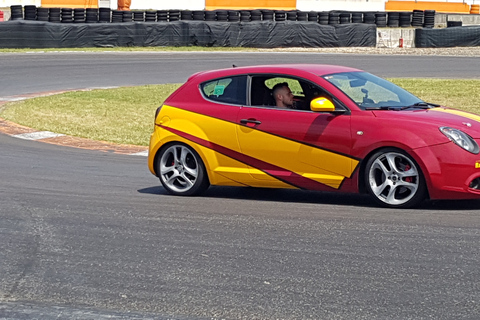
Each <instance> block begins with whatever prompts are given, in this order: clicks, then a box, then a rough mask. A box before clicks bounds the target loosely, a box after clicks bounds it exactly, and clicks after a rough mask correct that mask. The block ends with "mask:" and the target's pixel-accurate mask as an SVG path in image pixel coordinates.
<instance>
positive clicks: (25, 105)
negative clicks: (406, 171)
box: [0, 79, 480, 146]
mask: <svg viewBox="0 0 480 320" xmlns="http://www.w3.org/2000/svg"><path fill="white" fill-rule="evenodd" d="M389 80H390V81H392V82H394V83H396V84H397V85H400V86H401V87H403V88H405V89H406V90H408V91H410V92H412V93H413V94H415V95H416V96H418V97H420V98H421V99H423V100H425V101H428V102H432V103H438V104H441V105H446V106H449V107H452V108H457V109H462V110H466V111H469V112H473V113H477V114H480V101H479V100H478V99H476V97H478V96H480V80H444V79H389ZM179 86H180V85H179V84H167V85H148V86H140V87H128V88H118V89H108V90H92V91H79V92H68V93H64V94H59V95H54V96H49V97H40V98H34V99H28V100H23V101H17V102H10V103H8V104H6V105H5V106H4V108H3V110H2V111H0V117H2V118H4V119H6V120H10V121H13V122H15V123H18V124H21V125H25V126H28V127H32V128H35V129H38V130H46V131H52V132H57V133H63V134H67V135H72V136H77V137H83V138H89V139H94V140H103V141H110V142H114V143H121V144H134V145H142V146H146V145H148V140H149V136H150V133H151V132H152V130H153V116H154V113H155V110H156V108H157V107H158V106H160V105H161V104H162V103H163V101H164V100H165V99H166V98H167V97H168V96H169V95H170V94H171V93H172V92H173V91H174V90H175V89H176V88H178V87H179Z"/></svg>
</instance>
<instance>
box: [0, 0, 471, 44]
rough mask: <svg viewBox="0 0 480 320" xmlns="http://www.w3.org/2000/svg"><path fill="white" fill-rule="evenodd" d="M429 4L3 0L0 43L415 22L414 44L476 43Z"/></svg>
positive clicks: (186, 39) (334, 34) (352, 32)
mask: <svg viewBox="0 0 480 320" xmlns="http://www.w3.org/2000/svg"><path fill="white" fill-rule="evenodd" d="M434 18H435V11H433V10H430V11H429V10H425V11H421V12H420V11H414V12H388V13H385V12H347V11H330V12H316V11H309V12H304V11H272V10H242V11H235V10H215V11H203V10H198V11H189V10H147V11H118V10H110V9H109V8H99V9H68V8H67V9H64V8H48V9H47V8H41V7H38V8H37V7H35V6H25V8H23V7H22V6H11V19H10V20H11V21H7V22H2V23H0V48H72V47H125V46H139V47H141V46H205V47H253V48H277V47H314V48H315V47H317V48H319V47H375V46H376V37H377V32H376V31H377V27H390V28H397V27H400V28H406V27H412V26H413V27H415V28H416V30H415V46H416V47H422V48H427V47H454V46H480V27H476V26H471V27H461V25H460V26H459V27H456V28H444V29H435V28H434Z"/></svg>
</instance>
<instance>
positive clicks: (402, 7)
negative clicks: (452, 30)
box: [385, 0, 470, 13]
mask: <svg viewBox="0 0 480 320" xmlns="http://www.w3.org/2000/svg"><path fill="white" fill-rule="evenodd" d="M413 10H435V11H436V12H443V13H470V6H469V5H468V4H466V3H462V2H439V1H401V0H400V1H395V0H394V1H387V2H386V3H385V11H413Z"/></svg>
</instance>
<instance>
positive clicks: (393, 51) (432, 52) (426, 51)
mask: <svg viewBox="0 0 480 320" xmlns="http://www.w3.org/2000/svg"><path fill="white" fill-rule="evenodd" d="M259 51H276V52H278V51H280V52H281V51H286V52H319V53H349V54H352V53H354V54H380V55H419V56H463V57H480V47H452V48H371V47H365V48H364V47H362V48H356V47H355V48H285V49H278V48H276V49H259Z"/></svg>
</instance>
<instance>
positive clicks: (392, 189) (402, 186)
mask: <svg viewBox="0 0 480 320" xmlns="http://www.w3.org/2000/svg"><path fill="white" fill-rule="evenodd" d="M365 181H366V187H367V190H368V192H369V193H370V194H371V195H372V196H373V198H374V199H375V201H376V202H378V203H379V204H381V205H383V206H386V207H390V208H408V207H412V206H415V205H417V204H419V203H420V202H421V201H423V200H424V199H425V196H426V187H425V179H424V178H423V175H422V172H421V171H420V169H419V166H418V165H417V164H416V163H415V160H413V159H412V158H411V157H410V156H409V155H407V154H406V153H405V152H403V151H400V150H396V149H384V150H381V151H379V152H377V153H375V154H374V155H373V156H372V157H371V158H370V159H369V160H368V162H367V165H366V168H365Z"/></svg>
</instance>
